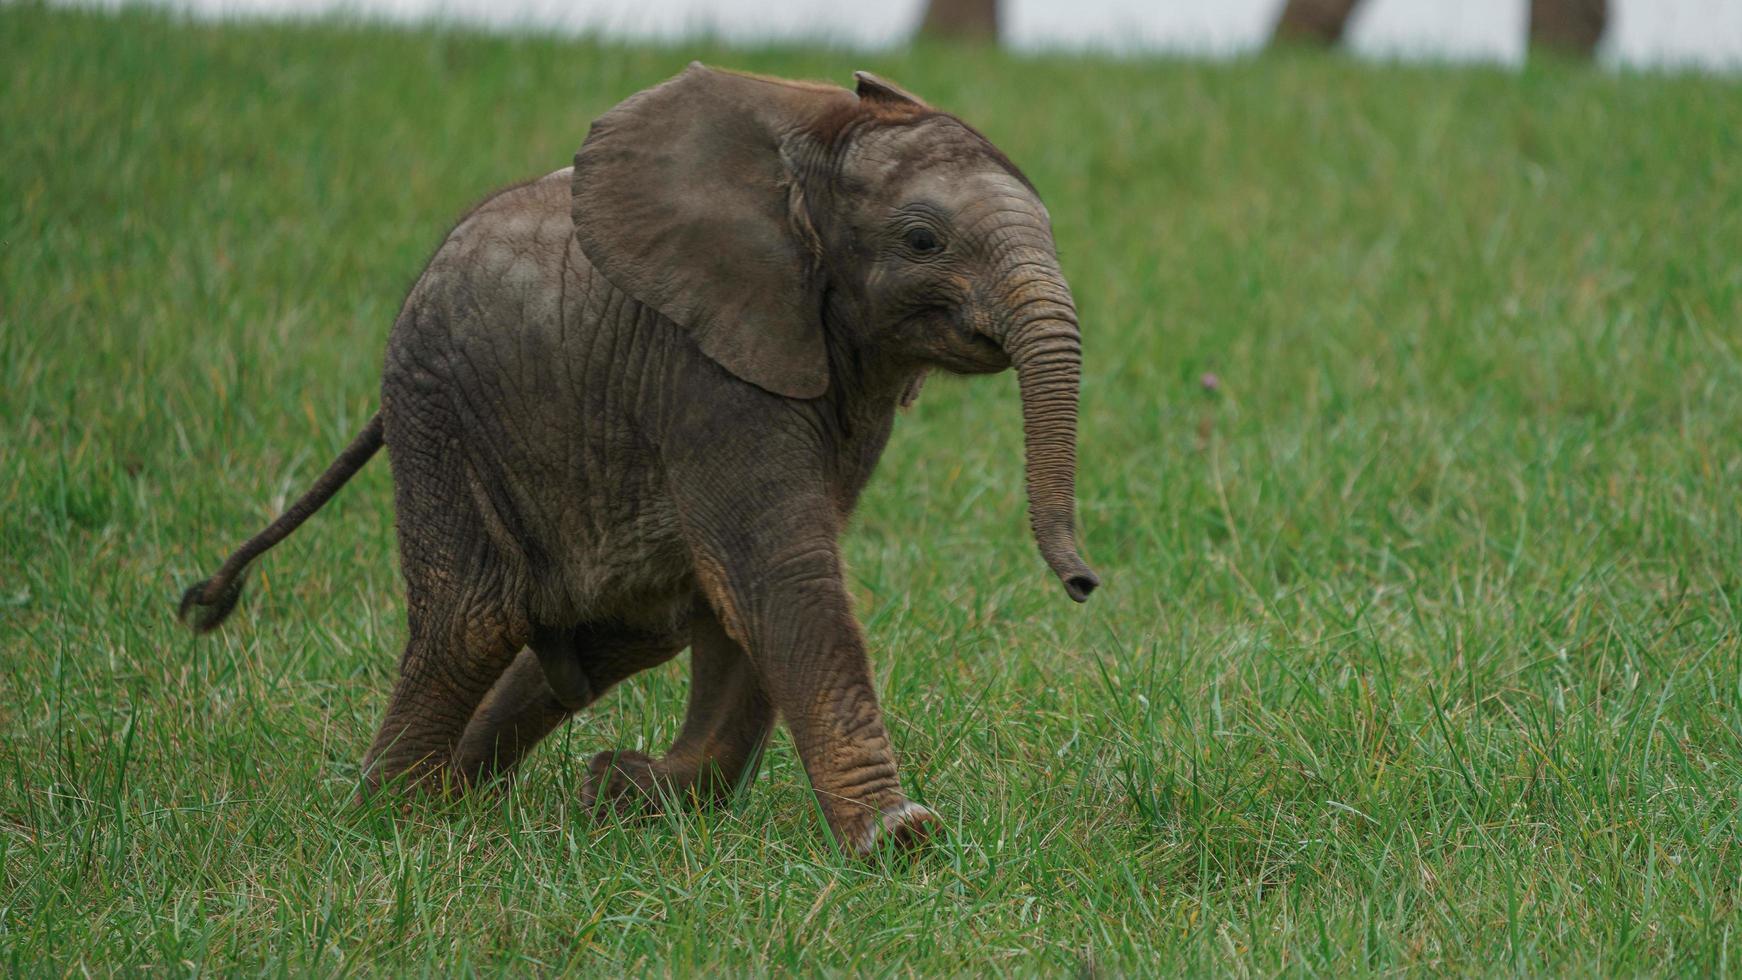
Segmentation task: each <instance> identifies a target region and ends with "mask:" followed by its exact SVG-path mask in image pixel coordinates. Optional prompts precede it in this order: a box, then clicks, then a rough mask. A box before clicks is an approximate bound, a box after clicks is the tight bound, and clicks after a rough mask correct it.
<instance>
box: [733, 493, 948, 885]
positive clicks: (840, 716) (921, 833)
mask: <svg viewBox="0 0 1742 980" xmlns="http://www.w3.org/2000/svg"><path fill="white" fill-rule="evenodd" d="M814 512H815V511H812V513H814ZM764 540H766V539H764ZM755 551H756V549H755V547H754V546H753V545H751V546H748V550H747V551H738V552H733V551H732V550H731V549H730V548H728V549H726V550H724V551H722V552H716V554H718V555H719V557H714V556H713V555H712V554H706V553H704V554H703V555H701V556H699V562H698V563H699V565H700V567H701V569H702V575H701V579H702V583H703V588H704V591H705V592H706V594H707V596H708V599H709V601H710V603H712V604H713V606H714V608H715V610H716V611H717V612H718V615H719V619H720V622H721V623H722V625H723V628H724V630H725V632H726V633H727V634H729V635H730V636H731V637H732V638H733V639H735V640H737V641H738V642H739V643H740V644H742V645H743V646H744V647H745V648H746V649H747V650H748V651H749V656H750V659H751V660H752V662H753V663H754V664H755V667H756V671H757V674H758V675H759V676H760V677H761V678H762V682H763V686H764V689H765V690H766V691H767V692H768V696H769V699H770V701H771V702H772V703H773V705H774V706H775V707H776V708H777V709H778V710H779V711H780V713H781V715H782V716H783V717H784V718H785V719H786V723H787V725H788V727H789V728H791V730H792V735H793V741H794V743H795V744H796V745H797V747H798V753H799V758H800V760H801V761H802V762H803V764H804V769H805V773H806V775H807V776H809V778H810V783H811V788H812V790H813V791H814V792H815V793H816V798H817V804H818V806H819V808H820V809H821V811H822V814H823V818H824V819H825V820H826V821H827V823H828V826H829V831H830V833H831V834H833V836H834V838H835V841H836V842H837V843H838V844H839V845H840V846H841V847H842V848H844V849H846V850H848V851H851V852H853V853H857V854H861V855H864V854H869V853H871V852H872V851H874V850H876V849H877V848H878V847H879V846H880V843H881V842H882V841H884V840H893V841H894V843H895V844H896V845H897V846H900V847H912V846H915V845H918V844H919V843H921V842H922V841H924V840H925V838H926V837H927V836H929V835H930V833H931V832H932V831H933V829H935V827H936V825H937V820H936V818H935V817H934V816H932V814H931V813H930V812H929V811H928V810H926V809H925V808H924V807H922V806H920V805H918V804H917V803H914V802H912V801H910V800H909V799H908V798H907V796H906V795H905V794H903V793H902V790H901V782H900V778H899V776H898V773H897V771H896V765H895V754H894V751H893V750H892V748H891V746H890V742H889V733H888V730H887V729H886V728H885V727H884V724H883V712H882V709H881V708H880V707H879V705H878V702H877V692H876V689H875V688H874V686H873V684H872V679H871V666H870V663H869V661H868V660H867V658H866V652H865V641H864V638H863V635H862V633H861V632H860V629H859V624H858V622H857V621H855V620H854V618H853V614H852V610H851V603H850V599H849V597H848V594H847V590H846V587H845V584H844V583H843V581H842V573H841V567H840V560H839V558H838V556H837V554H836V551H835V542H834V539H833V536H832V535H830V536H828V537H827V538H822V537H818V538H816V539H814V540H813V541H812V542H811V543H810V544H808V545H803V546H798V547H794V548H791V549H790V550H787V551H786V553H785V555H784V556H776V557H769V558H767V559H763V560H758V559H757V558H755V557H754V553H755Z"/></svg>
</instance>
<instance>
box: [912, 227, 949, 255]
mask: <svg viewBox="0 0 1742 980" xmlns="http://www.w3.org/2000/svg"><path fill="white" fill-rule="evenodd" d="M903 238H904V240H905V241H906V242H907V247H908V248H909V249H911V250H912V251H913V253H914V254H915V255H930V254H932V253H933V252H936V251H937V250H938V249H940V248H943V243H942V242H940V241H938V236H937V235H936V234H935V233H934V232H933V231H932V230H931V229H930V228H927V227H925V226H924V225H918V226H915V227H913V228H909V229H907V234H906V235H905V236H903Z"/></svg>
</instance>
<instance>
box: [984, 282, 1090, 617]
mask: <svg viewBox="0 0 1742 980" xmlns="http://www.w3.org/2000/svg"><path fill="white" fill-rule="evenodd" d="M1011 308H1012V309H1015V310H1018V311H1020V313H1021V314H1022V315H1021V317H1020V318H1019V319H1017V320H1016V321H1015V322H1014V323H1013V324H1012V325H1011V327H1010V329H1009V330H1008V332H1007V333H1006V334H1005V336H1004V338H1003V346H1004V350H1005V352H1006V353H1007V354H1008V355H1009V356H1010V361H1011V364H1013V365H1014V366H1015V368H1016V377H1017V383H1018V385H1019V387H1020V389H1021V393H1022V432H1023V441H1024V445H1025V449H1026V452H1027V468H1028V516H1029V522H1030V524H1031V525H1032V526H1033V528H1034V540H1035V543H1036V544H1038V545H1039V546H1040V554H1041V557H1042V558H1045V559H1046V563H1047V565H1049V566H1050V567H1051V568H1052V570H1053V573H1054V574H1056V575H1057V576H1058V577H1059V580H1060V581H1062V582H1063V583H1064V585H1065V592H1066V593H1068V594H1069V595H1070V597H1071V598H1072V599H1075V600H1076V601H1078V602H1083V601H1085V600H1087V599H1088V598H1089V593H1091V592H1093V591H1095V587H1096V586H1098V585H1100V584H1101V580H1100V578H1099V577H1097V576H1096V575H1095V573H1094V571H1093V570H1092V569H1090V568H1089V566H1088V564H1087V563H1086V562H1084V561H1083V559H1082V556H1081V555H1079V554H1078V553H1077V530H1076V517H1075V512H1076V497H1077V491H1076V484H1077V385H1078V378H1079V375H1080V374H1081V373H1082V365H1083V353H1082V339H1081V335H1080V334H1079V332H1078V330H1077V315H1076V309H1075V307H1074V306H1073V304H1072V303H1071V299H1070V293H1069V291H1068V289H1066V288H1065V287H1064V284H1063V282H1062V281H1057V282H1051V281H1048V282H1043V283H1040V284H1035V283H1033V282H1031V283H1029V284H1028V286H1027V288H1026V289H1022V290H1020V291H1019V293H1018V296H1017V297H1016V300H1015V305H1013V306H1012V307H1011Z"/></svg>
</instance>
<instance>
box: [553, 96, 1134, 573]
mask: <svg viewBox="0 0 1742 980" xmlns="http://www.w3.org/2000/svg"><path fill="white" fill-rule="evenodd" d="M856 78H857V82H858V84H857V87H856V90H855V91H848V90H846V89H841V88H837V87H834V86H827V85H811V84H795V83H791V82H784V81H777V80H774V79H766V78H759V77H755V76H749V75H740V74H733V73H728V72H720V71H715V70H712V69H708V68H705V67H703V66H701V65H699V64H695V65H691V66H690V68H689V69H688V70H687V71H685V72H684V73H683V74H682V75H680V76H678V77H677V78H674V79H672V80H671V81H668V82H666V83H664V84H662V85H658V86H655V87H654V88H652V89H649V90H647V91H645V92H643V93H641V94H639V95H637V96H634V97H632V98H630V99H629V100H627V101H625V102H624V103H622V104H621V105H619V106H618V107H617V108H616V109H614V110H612V111H611V112H609V113H607V114H606V115H605V116H603V117H602V118H600V119H599V120H598V122H596V123H595V124H594V126H593V129H592V131H591V132H590V134H589V135H588V137H587V140H586V142H585V143H584V144H583V145H582V147H581V149H580V151H579V152H578V153H577V154H576V155H575V169H574V178H573V180H574V184H573V209H574V217H575V226H576V234H577V238H578V241H579V244H580V246H581V249H582V251H583V252H584V253H585V254H586V256H587V259H588V261H589V262H590V263H592V265H593V266H594V267H595V268H596V269H597V270H598V271H599V272H600V273H601V274H602V275H604V276H605V277H606V278H607V279H608V280H610V281H611V282H612V283H613V284H614V285H616V286H617V287H618V288H619V289H622V290H624V291H625V292H627V293H629V294H630V295H631V296H633V297H635V299H637V300H638V301H640V302H642V303H643V304H645V305H647V306H650V307H652V308H654V309H656V310H658V311H659V312H660V313H661V314H662V315H664V316H665V317H666V318H667V319H669V320H671V321H672V322H673V323H675V324H677V325H678V326H679V327H680V328H682V329H684V330H685V331H687V332H688V333H689V334H690V336H691V337H692V338H693V339H694V340H695V342H696V343H697V345H698V346H699V347H700V349H701V350H702V351H703V352H704V353H706V354H707V355H708V356H709V357H710V358H712V359H713V360H714V361H716V362H717V363H718V364H720V365H721V366H722V367H724V368H725V369H726V370H727V371H730V372H731V373H732V374H734V375H736V376H738V377H739V378H741V379H743V380H744V381H746V382H749V383H751V384H754V385H757V386H759V387H761V388H763V389H765V390H767V391H769V392H771V393H773V394H776V395H781V396H785V397H788V398H794V399H814V398H821V397H824V396H825V395H827V394H828V392H829V389H830V386H831V374H832V373H838V370H839V368H838V367H834V368H832V367H831V364H832V363H837V364H838V361H839V358H837V357H834V356H832V355H831V351H833V350H837V349H842V348H843V347H845V348H847V349H851V350H853V351H855V352H857V353H856V354H855V355H854V356H855V357H856V358H857V359H860V360H870V361H876V362H881V363H885V364H889V365H893V366H895V367H897V368H903V369H906V370H907V371H908V373H909V375H912V374H913V373H914V372H916V371H918V370H921V369H924V368H930V367H935V368H941V369H943V370H947V371H952V372H956V373H960V374H978V373H991V372H996V371H1001V370H1004V369H1005V368H1007V367H1011V366H1014V367H1015V369H1016V372H1017V376H1018V381H1019V388H1020V391H1021V398H1022V414H1023V426H1024V435H1025V445H1026V453H1027V460H1026V465H1027V490H1028V501H1029V509H1030V519H1031V523H1032V526H1033V531H1034V535H1035V539H1036V541H1037V543H1038V545H1039V548H1040V552H1041V555H1042V556H1043V557H1044V558H1045V559H1046V561H1047V564H1048V565H1049V566H1051V568H1052V569H1053V571H1054V572H1055V573H1056V574H1057V575H1058V576H1059V578H1060V579H1061V580H1062V581H1063V583H1064V586H1065V590H1066V592H1068V593H1069V594H1070V596H1071V598H1073V599H1075V600H1077V601H1078V602H1081V601H1083V600H1085V599H1087V598H1088V595H1089V593H1090V592H1092V591H1093V590H1094V589H1095V588H1096V586H1097V585H1098V584H1099V580H1098V579H1097V578H1096V576H1095V573H1094V572H1093V571H1091V570H1090V568H1089V567H1088V565H1087V564H1086V563H1085V562H1084V561H1083V559H1082V558H1081V557H1080V556H1079V554H1078V551H1077V543H1076V530H1075V522H1074V516H1073V515H1074V508H1075V493H1076V491H1075V483H1076V431H1077V394H1078V382H1079V376H1080V373H1081V363H1082V353H1081V350H1082V348H1081V341H1080V334H1079V331H1078V325H1077V315H1076V307H1075V304H1074V303H1073V301H1072V298H1071V291H1070V288H1069V286H1068V285H1067V284H1066V282H1065V279H1064V276H1063V274H1062V273H1061V271H1060V269H1059V264H1058V258H1057V254H1056V252H1055V249H1054V245H1053V239H1052V231H1051V226H1050V222H1049V218H1048V215H1047V211H1046V208H1045V206H1044V205H1043V204H1042V203H1041V201H1040V197H1039V195H1038V194H1037V193H1036V192H1035V189H1034V186H1033V185H1032V184H1030V183H1029V181H1028V179H1027V178H1026V177H1024V176H1023V174H1022V172H1021V171H1020V170H1018V169H1017V168H1016V166H1015V165H1014V164H1012V163H1011V162H1010V161H1009V160H1008V159H1007V158H1006V157H1005V156H1004V154H1002V153H1001V152H999V151H998V149H997V148H996V147H994V146H993V145H992V144H991V143H990V142H989V141H987V140H986V139H985V138H984V137H983V136H981V135H980V134H979V133H977V132H975V131H974V130H973V129H972V128H970V127H969V126H967V125H966V124H965V123H963V122H961V121H960V120H958V119H956V118H955V117H953V116H951V115H949V114H947V113H943V112H939V111H937V110H934V109H932V108H931V107H929V106H927V105H926V104H924V103H923V102H921V101H920V100H919V99H917V98H915V97H914V96H912V95H909V94H908V93H906V92H904V91H902V90H901V89H899V88H897V87H896V86H894V85H891V84H889V83H888V82H885V81H883V80H881V79H878V78H876V77H875V76H872V75H870V74H867V73H864V72H860V73H858V74H857V76H856ZM831 309H844V310H847V311H849V315H846V316H832V315H825V310H831ZM831 332H836V333H839V334H844V335H846V336H831V335H830V334H831Z"/></svg>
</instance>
